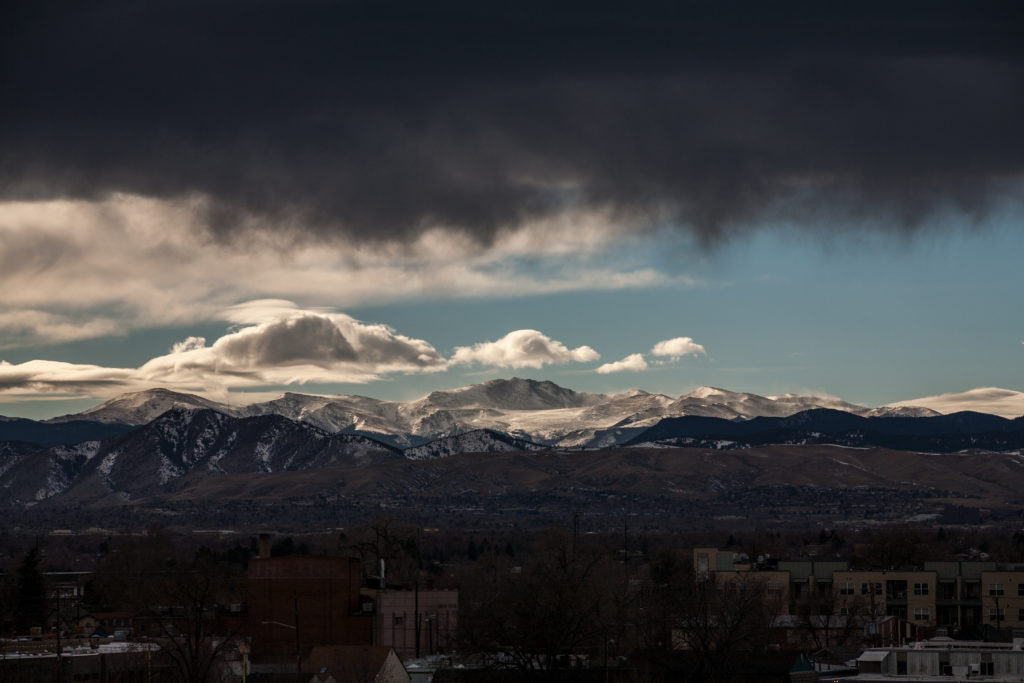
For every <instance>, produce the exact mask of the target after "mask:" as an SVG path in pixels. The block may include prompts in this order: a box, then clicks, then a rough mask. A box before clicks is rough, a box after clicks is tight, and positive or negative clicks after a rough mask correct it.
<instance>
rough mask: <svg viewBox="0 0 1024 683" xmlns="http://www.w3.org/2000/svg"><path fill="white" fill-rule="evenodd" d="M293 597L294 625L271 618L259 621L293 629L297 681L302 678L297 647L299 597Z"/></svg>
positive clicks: (299, 654) (300, 660)
mask: <svg viewBox="0 0 1024 683" xmlns="http://www.w3.org/2000/svg"><path fill="white" fill-rule="evenodd" d="M293 599H294V601H295V624H294V625H293V624H285V623H284V622H281V621H273V620H267V621H261V622H260V624H264V625H266V624H274V625H275V626H281V627H283V628H290V629H291V630H293V631H295V677H296V678H297V679H298V680H299V681H301V680H302V650H300V649H299V598H298V596H293Z"/></svg>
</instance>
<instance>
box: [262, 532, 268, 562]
mask: <svg viewBox="0 0 1024 683" xmlns="http://www.w3.org/2000/svg"><path fill="white" fill-rule="evenodd" d="M268 557H270V534H260V559H261V560H265V559H267V558H268Z"/></svg>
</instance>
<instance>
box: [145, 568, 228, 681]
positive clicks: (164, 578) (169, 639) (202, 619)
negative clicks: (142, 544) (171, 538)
mask: <svg viewBox="0 0 1024 683" xmlns="http://www.w3.org/2000/svg"><path fill="white" fill-rule="evenodd" d="M147 593H148V598H149V601H150V602H149V604H148V605H147V610H146V611H147V613H148V619H147V621H148V623H149V625H150V627H151V629H152V630H153V631H154V632H155V633H156V634H158V636H157V638H156V640H157V642H158V643H159V644H160V646H161V648H162V649H163V650H164V653H165V655H166V658H167V659H168V660H169V663H170V668H171V672H172V676H171V679H172V680H175V681H183V682H187V683H212V682H214V681H220V680H223V678H224V675H225V672H224V671H223V670H222V667H221V664H222V660H223V655H224V654H225V652H226V651H227V650H228V648H231V647H233V637H234V636H235V635H236V634H237V629H238V626H239V625H240V623H238V624H234V625H233V624H231V623H230V621H226V620H223V619H219V618H218V616H219V614H218V613H219V612H221V611H222V610H224V608H226V607H227V606H228V605H230V604H232V603H236V602H240V601H241V594H242V582H241V577H240V576H239V575H238V573H237V571H236V570H235V568H233V567H231V566H230V565H228V564H227V563H225V562H222V561H219V560H218V559H217V558H216V557H215V556H214V555H213V554H212V553H209V552H200V553H198V554H197V555H196V556H195V557H194V558H192V559H191V560H190V561H187V562H182V563H179V564H177V565H176V566H175V567H174V568H173V569H168V570H166V571H164V572H162V573H160V574H158V575H156V576H154V577H152V579H151V585H150V590H149V591H147Z"/></svg>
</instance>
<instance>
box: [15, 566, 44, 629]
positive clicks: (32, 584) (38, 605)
mask: <svg viewBox="0 0 1024 683" xmlns="http://www.w3.org/2000/svg"><path fill="white" fill-rule="evenodd" d="M41 560H42V556H41V554H40V552H39V546H33V548H32V549H31V550H29V551H28V553H26V554H25V557H24V558H23V559H22V560H21V564H19V565H18V570H17V589H16V594H15V598H14V625H15V628H16V629H17V630H18V633H27V632H28V631H29V629H31V628H32V627H33V626H39V627H42V626H44V625H45V623H44V622H45V621H46V584H45V583H44V581H43V573H42V572H41V571H40V570H39V563H40V561H41Z"/></svg>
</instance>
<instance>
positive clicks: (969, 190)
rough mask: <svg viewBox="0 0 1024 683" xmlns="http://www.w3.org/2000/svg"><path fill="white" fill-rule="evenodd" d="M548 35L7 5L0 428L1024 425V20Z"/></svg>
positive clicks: (183, 5)
mask: <svg viewBox="0 0 1024 683" xmlns="http://www.w3.org/2000/svg"><path fill="white" fill-rule="evenodd" d="M550 4H551V3H536V2H519V3H510V4H506V5H498V4H497V3H470V2H439V3H429V4H424V3H414V2H409V1H403V0H396V1H395V2H384V3H357V2H312V1H309V0H290V1H287V2H285V1H275V0H265V1H262V2H255V1H254V2H237V1H220V0H204V1H203V2H188V1H185V2H180V1H179V2H170V1H161V0H155V1H154V2H147V3H136V2H127V1H108V0H99V1H97V2H91V3H78V2H24V3H15V5H14V7H13V9H12V10H11V11H10V12H9V14H8V15H7V16H5V20H4V21H3V22H0V63H2V64H4V67H3V69H2V70H0V92H2V93H4V98H3V99H4V104H3V106H2V107H0V415H6V416H11V417H15V416H19V417H31V418H37V419H38V418H45V417H51V416H54V415H59V414H65V413H70V412H76V411H79V410H82V409H85V408H88V407H91V406H93V405H96V404H97V403H99V402H101V401H103V400H105V399H107V398H110V397H113V396H116V395H119V394H121V393H124V392H128V391H137V390H142V389H147V388H152V387H158V386H162V387H168V388H171V389H175V390H179V391H187V392H193V393H200V394H203V395H206V396H208V397H211V398H215V399H217V400H231V401H238V402H247V401H253V400H260V399H266V398H270V397H272V396H277V395H279V394H280V393H281V392H282V391H285V390H288V391H298V392H303V393H318V394H336V393H344V394H351V393H356V394H362V395H368V396H374V397H378V398H385V399H393V400H409V399H413V398H417V397H419V396H422V395H424V394H426V393H428V392H430V391H433V390H437V389H449V388H455V387H459V386H464V385H466V384H471V383H475V382H481V381H486V380H488V379H494V378H499V377H512V376H519V377H530V378H535V379H549V380H552V381H555V382H557V383H558V384H561V385H563V386H567V387H570V388H573V389H577V390H582V391H594V392H603V393H611V392H616V391H623V390H626V389H628V388H631V387H641V388H643V389H646V390H648V391H653V392H660V393H665V394H669V395H673V396H678V395H681V394H684V393H686V392H688V391H690V390H692V389H694V388H696V387H699V386H702V385H711V386H717V387H723V388H727V389H731V390H734V391H748V392H753V393H758V394H762V395H775V394H781V393H789V392H792V393H812V394H825V395H830V396H838V397H841V398H843V399H846V400H848V401H852V402H855V403H861V404H864V405H871V406H875V405H882V404H886V403H891V402H897V401H908V400H914V399H918V398H922V397H931V398H933V399H934V397H943V396H946V397H947V399H948V395H959V394H960V393H961V392H967V391H969V390H974V389H978V388H993V387H999V388H1002V389H1004V390H1007V392H1008V393H1006V394H1005V397H1008V398H1009V399H1010V400H1012V401H1017V402H1019V401H1020V396H1019V394H1018V393H1017V392H1021V391H1024V319H1022V315H1021V310H1024V306H1022V298H1024V297H1022V296H1021V291H1022V282H1021V276H1020V272H1021V267H1020V261H1021V255H1024V229H1022V228H1024V135H1022V134H1021V124H1020V122H1021V121H1022V120H1024V87H1022V84H1024V44H1022V41H1020V39H1019V36H1020V35H1021V34H1022V32H1024V7H1022V6H1021V5H1020V4H1019V3H1016V2H972V3H945V2H906V3H881V2H877V3H872V2H867V3H857V4H856V5H854V4H849V3H845V4H844V6H842V7H833V6H832V5H834V4H838V3H820V2H814V3H812V2H807V3H781V4H777V3H754V2H727V3H685V2H684V3H660V2H658V3H656V2H639V3H630V5H629V6H628V7H626V6H625V5H617V4H611V3H594V2H591V3H559V4H557V6H555V7H552V6H550ZM982 395H984V396H985V397H987V399H992V396H993V394H992V392H991V391H989V392H988V393H984V392H983V394H971V395H969V396H982ZM997 398H998V397H997ZM942 400H944V399H934V401H938V402H939V403H941V401H942ZM934 401H933V402H934ZM1016 405H1022V406H1024V403H1014V406H1016ZM1014 410H1016V408H1014V409H1012V410H1009V409H1008V410H1004V411H1003V412H1007V414H1014V413H1013V411H1014ZM1020 412H1024V410H1022V411H1020ZM1016 414H1019V412H1018V413H1016Z"/></svg>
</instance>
